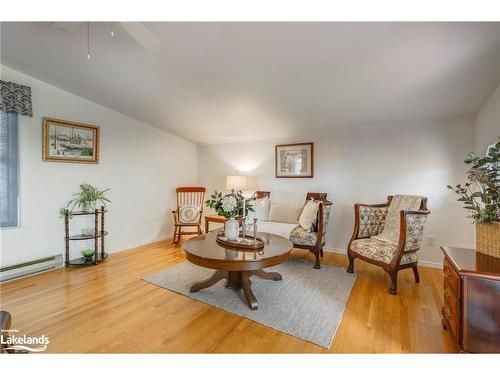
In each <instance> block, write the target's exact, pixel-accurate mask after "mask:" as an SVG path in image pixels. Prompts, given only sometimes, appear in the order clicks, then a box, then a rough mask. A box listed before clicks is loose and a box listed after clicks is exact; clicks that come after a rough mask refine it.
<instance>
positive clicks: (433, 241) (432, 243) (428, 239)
mask: <svg viewBox="0 0 500 375" xmlns="http://www.w3.org/2000/svg"><path fill="white" fill-rule="evenodd" d="M425 244H426V245H427V246H436V237H434V236H425Z"/></svg>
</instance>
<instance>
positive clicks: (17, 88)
mask: <svg viewBox="0 0 500 375" xmlns="http://www.w3.org/2000/svg"><path fill="white" fill-rule="evenodd" d="M0 111H3V112H6V113H17V114H18V115H22V116H29V117H33V109H32V104H31V87H29V86H23V85H19V84H17V83H14V82H6V81H2V80H0Z"/></svg>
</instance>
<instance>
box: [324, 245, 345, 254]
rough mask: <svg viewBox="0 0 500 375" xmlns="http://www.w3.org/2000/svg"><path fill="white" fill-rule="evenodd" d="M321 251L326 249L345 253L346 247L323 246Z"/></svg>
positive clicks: (331, 251)
mask: <svg viewBox="0 0 500 375" xmlns="http://www.w3.org/2000/svg"><path fill="white" fill-rule="evenodd" d="M323 251H326V252H327V253H337V254H347V249H341V248H338V247H331V246H323Z"/></svg>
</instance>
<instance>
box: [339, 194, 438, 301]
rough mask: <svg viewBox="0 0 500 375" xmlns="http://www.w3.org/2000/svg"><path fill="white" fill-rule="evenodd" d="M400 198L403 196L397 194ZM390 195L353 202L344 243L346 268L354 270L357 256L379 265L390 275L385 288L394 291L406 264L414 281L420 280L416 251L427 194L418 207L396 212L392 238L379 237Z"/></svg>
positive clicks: (384, 221)
mask: <svg viewBox="0 0 500 375" xmlns="http://www.w3.org/2000/svg"><path fill="white" fill-rule="evenodd" d="M399 197H402V198H403V199H404V198H405V197H406V196H399ZM392 200H393V196H392V195H390V196H388V197H387V203H383V204H361V203H356V204H355V205H354V214H355V217H354V232H353V235H352V238H351V241H350V242H349V245H348V247H347V256H348V258H349V266H348V267H347V272H349V273H352V272H354V259H356V258H359V259H361V260H364V261H366V262H368V263H371V264H375V265H378V266H380V267H382V268H383V269H384V271H386V272H387V273H388V274H389V276H390V278H391V285H390V287H389V290H388V292H389V293H390V294H397V275H398V272H399V271H400V270H402V269H405V268H412V269H413V274H414V276H415V282H417V283H418V282H419V281H420V278H419V275H418V268H417V262H418V258H417V251H418V250H419V248H420V242H421V241H422V236H423V232H424V226H425V222H426V220H427V215H429V214H430V211H428V210H427V198H425V197H422V198H421V201H420V207H419V209H418V210H401V211H400V212H399V230H397V229H396V231H397V232H396V231H394V233H392V237H393V238H394V239H395V240H396V241H394V242H389V241H383V240H381V239H378V237H377V236H379V235H380V234H381V233H382V232H383V230H384V227H385V226H386V222H387V214H388V212H389V206H390V205H391V202H392Z"/></svg>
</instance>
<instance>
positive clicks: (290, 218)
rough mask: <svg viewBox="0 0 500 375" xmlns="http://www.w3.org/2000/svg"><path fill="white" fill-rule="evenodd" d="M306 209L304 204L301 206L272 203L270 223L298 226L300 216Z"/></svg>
mask: <svg viewBox="0 0 500 375" xmlns="http://www.w3.org/2000/svg"><path fill="white" fill-rule="evenodd" d="M303 208H304V203H301V204H284V203H274V202H272V201H271V209H270V211H269V221H273V222H276V223H290V224H298V223H299V216H300V214H301V213H302V209H303Z"/></svg>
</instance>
